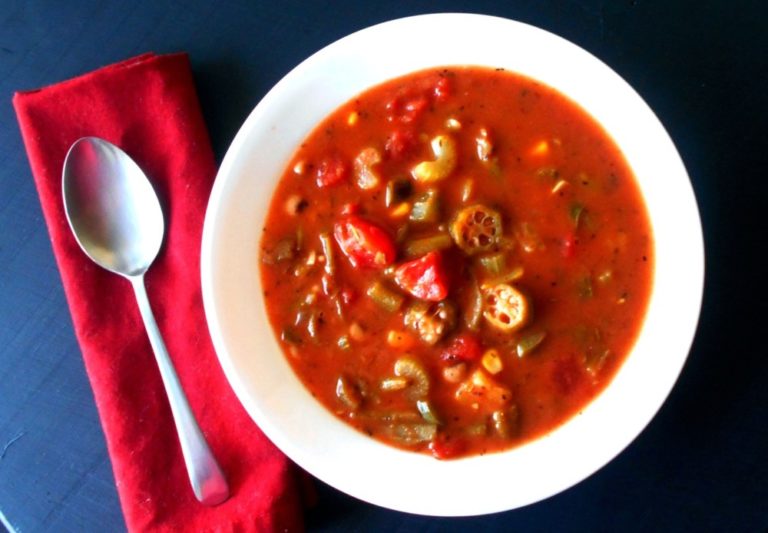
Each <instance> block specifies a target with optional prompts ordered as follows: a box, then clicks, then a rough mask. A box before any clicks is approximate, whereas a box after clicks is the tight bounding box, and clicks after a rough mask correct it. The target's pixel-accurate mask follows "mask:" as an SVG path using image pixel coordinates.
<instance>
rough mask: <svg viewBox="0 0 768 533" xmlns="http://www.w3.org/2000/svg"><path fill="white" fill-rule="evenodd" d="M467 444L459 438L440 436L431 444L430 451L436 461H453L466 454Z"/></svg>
mask: <svg viewBox="0 0 768 533" xmlns="http://www.w3.org/2000/svg"><path fill="white" fill-rule="evenodd" d="M465 448H466V442H465V441H464V440H463V439H461V438H457V437H453V438H451V437H450V436H446V435H440V434H438V436H437V437H436V438H435V439H434V440H433V441H432V442H430V443H429V451H430V452H432V455H433V456H434V457H435V458H436V459H451V458H453V457H457V456H459V455H461V454H462V453H463V452H464V449H465Z"/></svg>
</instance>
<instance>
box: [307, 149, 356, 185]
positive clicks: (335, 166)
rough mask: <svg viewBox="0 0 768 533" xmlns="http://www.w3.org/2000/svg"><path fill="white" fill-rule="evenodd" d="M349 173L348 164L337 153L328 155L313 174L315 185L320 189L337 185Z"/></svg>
mask: <svg viewBox="0 0 768 533" xmlns="http://www.w3.org/2000/svg"><path fill="white" fill-rule="evenodd" d="M348 175H349V165H348V164H347V162H346V161H345V160H344V159H342V158H341V157H340V156H338V155H332V156H328V157H326V158H325V159H323V160H322V161H320V164H319V165H318V166H317V173H316V175H315V178H316V181H317V186H318V187H320V188H321V189H322V188H324V187H330V186H332V185H338V184H339V183H341V182H342V181H344V180H346V179H347V176H348Z"/></svg>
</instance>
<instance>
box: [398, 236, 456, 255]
mask: <svg viewBox="0 0 768 533" xmlns="http://www.w3.org/2000/svg"><path fill="white" fill-rule="evenodd" d="M452 244H453V240H452V239H451V236H450V235H449V234H447V233H436V234H434V235H428V236H426V237H419V238H417V239H411V240H409V241H406V242H405V245H404V246H403V251H404V252H405V255H406V256H408V257H419V256H422V255H424V254H427V253H429V252H432V251H434V250H445V249H446V248H450V247H451V245H452Z"/></svg>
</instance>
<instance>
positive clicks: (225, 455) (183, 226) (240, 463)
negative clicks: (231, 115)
mask: <svg viewBox="0 0 768 533" xmlns="http://www.w3.org/2000/svg"><path fill="white" fill-rule="evenodd" d="M13 104H14V107H15V109H16V114H17V117H18V120H19V124H20V126H21V132H22V135H23V137H24V143H25V146H26V150H27V155H28V156H29V160H30V164H31V167H32V173H33V175H34V178H35V183H36V185H37V190H38V193H39V195H40V202H41V204H42V208H43V214H44V215H45V221H46V223H47V225H48V229H49V232H50V236H51V241H52V245H53V251H54V254H55V256H56V261H57V262H58V266H59V270H60V272H61V277H62V281H63V283H64V289H65V293H66V296H67V300H68V302H69V307H70V311H71V314H72V321H73V323H74V327H75V332H76V334H77V338H78V340H79V343H80V347H81V349H82V353H83V359H84V361H85V367H86V371H87V373H88V377H89V379H90V382H91V386H92V388H93V393H94V397H95V400H96V405H97V407H98V411H99V416H100V418H101V422H102V425H103V428H104V433H105V435H106V441H107V447H108V450H109V455H110V457H111V459H112V466H113V470H114V474H115V479H116V482H117V490H118V493H119V495H120V501H121V504H122V508H123V512H124V514H125V519H126V523H127V525H128V527H129V529H131V530H134V531H179V530H184V531H238V532H240V531H294V530H300V529H302V528H303V520H302V506H301V501H300V500H301V491H300V487H301V485H302V481H303V479H302V478H301V477H300V474H299V472H297V469H296V468H295V466H294V465H293V464H292V463H291V462H290V461H289V460H288V459H287V458H286V457H285V456H284V455H283V454H281V453H280V451H279V450H277V449H276V448H275V447H274V445H273V444H272V443H271V442H270V441H268V440H267V439H266V437H265V436H264V435H263V434H262V433H261V431H259V429H258V428H257V427H256V425H255V424H254V423H253V421H252V420H251V419H250V418H249V417H248V415H247V414H246V412H245V411H244V409H243V408H242V406H241V405H240V403H239V402H238V400H237V398H236V397H235V395H234V394H233V392H232V390H231V389H230V387H229V385H228V383H227V381H226V379H225V377H224V374H223V373H222V371H221V368H220V367H219V364H218V361H217V359H216V355H215V353H214V350H213V346H212V344H211V341H210V339H209V336H208V328H207V325H206V322H205V317H204V313H203V303H202V298H201V289H200V268H199V258H200V239H201V234H202V227H203V218H204V214H205V209H206V205H207V201H208V195H209V193H210V189H211V185H212V183H213V178H214V176H215V173H216V164H215V160H214V156H213V153H212V151H211V147H210V142H209V139H208V134H207V131H206V128H205V124H204V122H203V117H202V115H201V113H200V107H199V103H198V100H197V95H196V92H195V87H194V81H193V79H192V74H191V69H190V65H189V59H188V57H187V56H186V54H173V55H155V54H145V55H142V56H139V57H136V58H133V59H129V60H127V61H124V62H121V63H117V64H115V65H111V66H108V67H105V68H102V69H99V70H96V71H94V72H92V73H89V74H86V75H84V76H81V77H78V78H75V79H72V80H69V81H65V82H62V83H59V84H57V85H53V86H50V87H46V88H44V89H40V90H36V91H30V92H20V93H17V94H15V96H14V99H13ZM83 136H97V137H102V138H104V139H106V140H108V141H110V142H112V143H115V144H116V145H118V146H120V147H121V148H122V149H123V150H125V151H126V152H127V153H128V154H129V155H130V156H132V157H133V158H134V159H135V160H136V162H137V163H138V164H139V166H140V167H141V168H142V169H143V170H144V171H145V172H146V173H147V175H148V176H149V177H150V180H151V181H152V183H153V185H154V186H155V189H156V190H157V192H158V194H159V195H160V197H161V201H162V203H163V205H164V208H165V213H166V240H165V242H164V245H163V248H162V250H161V252H160V255H159V256H158V258H157V260H156V261H155V264H154V265H153V267H152V268H151V269H150V270H149V272H148V274H147V276H146V283H147V291H148V293H149V297H150V301H151V303H152V307H153V309H154V312H155V316H156V318H157V322H158V325H159V327H160V330H161V332H162V333H163V336H164V339H165V342H166V345H167V347H168V351H169V352H170V354H171V358H172V359H173V361H174V364H175V366H176V370H177V371H178V374H179V377H180V379H181V382H182V384H183V386H184V389H185V390H186V392H187V395H188V398H189V402H190V404H191V406H192V410H193V411H194V412H195V414H196V416H197V419H198V421H199V423H200V426H201V428H202V430H203V433H204V434H205V436H206V438H207V439H208V442H209V444H210V446H211V449H212V450H213V452H214V454H215V455H216V457H217V458H218V460H219V462H220V464H221V466H222V469H223V470H224V472H225V473H226V475H227V478H228V480H229V482H230V489H231V493H232V496H231V498H230V499H229V500H228V501H226V502H225V503H223V504H221V505H220V506H218V507H213V508H211V507H205V506H203V505H201V504H199V503H198V502H197V500H195V498H194V495H193V493H192V489H191V488H190V485H189V481H188V478H187V473H186V470H185V468H184V461H183V459H182V456H181V449H180V447H179V443H178V439H177V437H176V433H175V430H174V425H173V420H172V418H171V412H170V408H169V406H168V402H167V399H166V397H165V392H164V389H163V385H162V382H161V381H160V375H159V373H158V370H157V366H156V363H155V361H154V356H153V354H152V351H151V347H150V345H149V340H148V339H147V336H146V334H145V332H144V326H143V324H142V321H141V317H140V315H139V310H138V308H137V305H136V301H135V298H134V295H133V291H132V288H131V285H130V283H129V282H128V281H127V280H125V279H123V278H121V277H120V276H117V275H115V274H111V273H109V272H107V271H106V270H103V269H101V268H100V267H98V266H96V265H95V264H94V263H92V262H91V261H90V260H89V259H88V258H87V257H86V256H85V254H84V253H83V252H82V251H81V250H80V249H79V247H78V245H77V243H76V242H75V240H74V237H73V236H72V234H71V233H70V229H69V226H68V225H67V221H66V219H65V215H64V208H63V204H62V196H61V171H62V164H63V162H64V157H65V155H66V153H67V150H68V149H69V147H70V145H71V144H72V143H73V142H74V141H75V140H76V139H78V138H80V137H83ZM73 416H77V414H76V413H73Z"/></svg>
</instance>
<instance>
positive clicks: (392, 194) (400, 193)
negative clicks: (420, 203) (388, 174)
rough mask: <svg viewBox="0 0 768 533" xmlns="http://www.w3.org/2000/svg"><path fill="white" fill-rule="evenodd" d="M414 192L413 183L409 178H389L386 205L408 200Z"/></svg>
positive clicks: (385, 190)
mask: <svg viewBox="0 0 768 533" xmlns="http://www.w3.org/2000/svg"><path fill="white" fill-rule="evenodd" d="M412 193H413V183H411V180H409V179H407V178H401V179H394V180H389V181H388V182H387V186H386V188H385V189H384V205H385V206H386V207H391V206H392V205H394V204H396V203H398V202H402V201H403V200H407V199H408V197H410V196H411V194H412Z"/></svg>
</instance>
